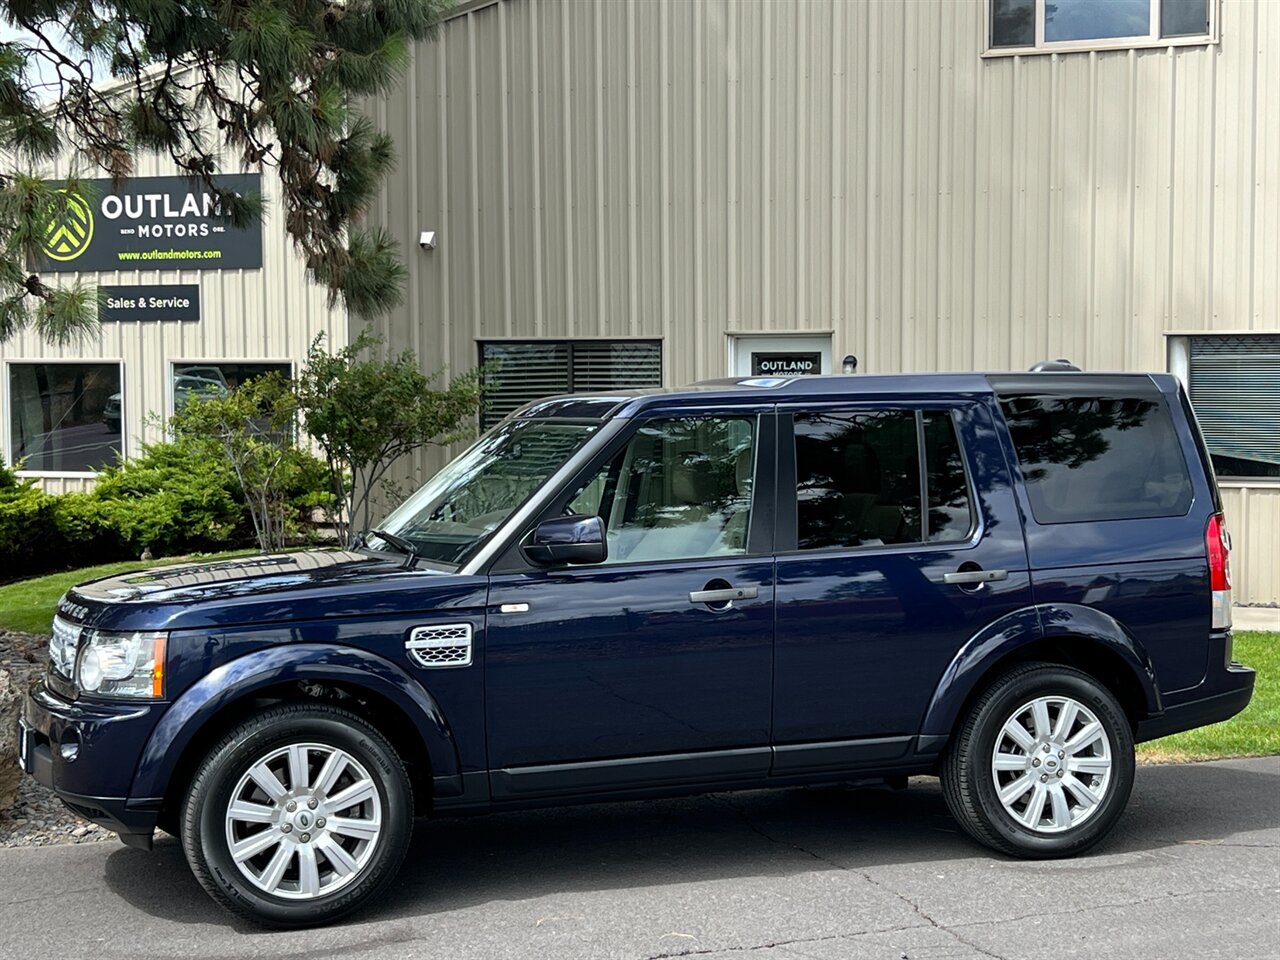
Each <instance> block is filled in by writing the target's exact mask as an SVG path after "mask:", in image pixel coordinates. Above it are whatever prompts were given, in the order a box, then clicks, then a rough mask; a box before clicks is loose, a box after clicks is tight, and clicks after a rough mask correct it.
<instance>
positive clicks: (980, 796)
mask: <svg viewBox="0 0 1280 960" xmlns="http://www.w3.org/2000/svg"><path fill="white" fill-rule="evenodd" d="M1133 774H1134V750H1133V733H1132V731H1131V729H1130V727H1129V722H1128V720H1127V719H1126V717H1125V714H1124V711H1123V709H1121V707H1120V704H1119V703H1118V702H1117V701H1116V699H1115V697H1114V696H1112V694H1111V692H1110V691H1109V690H1107V689H1106V688H1105V687H1103V686H1102V685H1101V684H1099V683H1098V682H1097V681H1096V680H1094V679H1093V678H1092V677H1090V676H1089V675H1088V674H1086V673H1082V672H1081V671H1079V670H1075V669H1072V668H1070V667H1062V666H1057V665H1054V664H1027V665H1024V666H1021V667H1017V668H1015V669H1013V670H1011V671H1010V672H1009V673H1006V674H1005V675H1004V676H1002V677H1000V678H999V679H998V680H996V681H995V682H994V683H993V684H992V685H991V686H990V687H988V688H987V690H986V691H985V692H984V693H983V694H982V696H980V697H979V698H978V700H977V702H976V703H975V704H973V706H972V708H971V710H970V711H969V713H968V715H967V716H966V717H965V718H964V719H963V721H962V723H961V725H960V727H959V729H958V731H957V733H956V735H955V737H954V738H953V740H952V743H951V746H950V747H949V749H948V751H947V755H946V757H945V758H944V760H943V763H942V771H941V775H942V786H943V795H944V796H945V797H946V801H947V806H948V807H949V808H950V810H951V813H952V815H953V816H954V817H955V818H956V820H957V821H958V822H959V824H960V826H961V827H963V828H964V830H965V831H966V832H967V833H968V834H969V835H970V836H972V837H973V838H974V839H976V840H978V841H979V842H981V843H984V844H986V845H987V846H989V847H993V848H994V849H996V850H1000V851H1002V852H1004V853H1009V854H1012V855H1014V856H1019V857H1029V858H1047V857H1066V856H1072V855H1074V854H1077V853H1081V852H1083V851H1084V850H1087V849H1088V848H1089V847H1091V846H1093V845H1094V844H1095V843H1097V842H1098V841H1099V840H1101V839H1102V838H1103V837H1104V836H1105V835H1106V834H1107V832H1108V831H1110V829H1111V828H1112V826H1113V825H1114V824H1115V822H1116V820H1117V819H1118V818H1119V817H1120V814H1121V813H1123V812H1124V808H1125V804H1126V803H1127V802H1128V799H1129V792H1130V791H1131V790H1132V788H1133Z"/></svg>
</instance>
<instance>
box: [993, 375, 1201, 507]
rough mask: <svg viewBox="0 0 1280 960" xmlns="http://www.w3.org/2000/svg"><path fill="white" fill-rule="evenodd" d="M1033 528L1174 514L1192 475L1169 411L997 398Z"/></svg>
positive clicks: (1136, 403) (1139, 402) (1157, 405)
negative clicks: (1009, 437) (1032, 517)
mask: <svg viewBox="0 0 1280 960" xmlns="http://www.w3.org/2000/svg"><path fill="white" fill-rule="evenodd" d="M1000 407H1001V409H1002V411H1003V412H1004V418H1005V422H1006V423H1007V424H1008V426H1009V434H1010V436H1011V437H1012V439H1013V446H1014V450H1015V452H1016V453H1017V457H1018V467H1019V470H1020V472H1021V474H1022V482H1023V485H1024V486H1025V487H1026V491H1027V498H1028V500H1030V502H1031V511H1032V513H1033V514H1034V515H1035V518H1036V521H1037V522H1038V523H1076V522H1081V521H1095V520H1125V519H1141V518H1148V517H1179V516H1183V515H1184V514H1185V513H1186V512H1187V511H1188V510H1189V509H1190V508H1191V499H1192V490H1191V478H1190V477H1189V476H1188V474H1187V464H1186V461H1185V459H1184V458H1183V456H1182V449H1181V447H1180V445H1179V443H1178V436H1177V433H1176V432H1175V430H1174V426H1173V419H1172V417H1171V416H1170V414H1169V409H1168V407H1167V406H1166V405H1165V403H1164V401H1163V400H1162V399H1160V398H1152V397H1065V396H1054V395H1049V396H1005V397H1001V398H1000Z"/></svg>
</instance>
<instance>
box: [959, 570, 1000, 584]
mask: <svg viewBox="0 0 1280 960" xmlns="http://www.w3.org/2000/svg"><path fill="white" fill-rule="evenodd" d="M1008 579H1009V571H1008V570H957V571H956V572H955V573H948V574H944V575H943V577H942V582H943V583H990V582H991V581H993V580H1008Z"/></svg>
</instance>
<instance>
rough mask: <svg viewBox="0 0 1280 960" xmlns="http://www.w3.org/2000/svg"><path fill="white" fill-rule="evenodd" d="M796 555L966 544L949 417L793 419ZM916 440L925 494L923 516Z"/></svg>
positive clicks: (965, 509)
mask: <svg viewBox="0 0 1280 960" xmlns="http://www.w3.org/2000/svg"><path fill="white" fill-rule="evenodd" d="M794 426H795V442H796V481H797V482H796V540H797V542H796V546H797V547H799V549H801V550H820V549H825V548H832V547H868V546H885V545H892V544H905V543H921V542H923V541H925V540H928V541H955V540H963V539H965V538H966V537H967V536H968V535H969V531H970V529H971V528H972V522H973V521H972V515H973V509H972V504H971V502H970V497H969V486H968V482H967V479H966V476H965V471H964V464H963V462H962V458H961V455H960V445H959V442H958V441H957V439H956V432H955V426H954V424H953V422H952V419H951V415H950V413H948V412H946V411H942V410H927V411H924V412H922V413H920V414H917V413H916V412H914V411H911V410H876V411H866V412H857V413H853V412H849V413H845V412H825V413H801V414H796V416H795V420H794ZM921 437H923V439H924V447H923V451H924V463H925V467H924V470H925V475H926V478H927V480H926V483H925V485H924V491H927V495H928V509H927V511H926V512H925V516H926V517H927V522H922V518H921V494H922V484H921V482H920V477H921V444H920V440H921Z"/></svg>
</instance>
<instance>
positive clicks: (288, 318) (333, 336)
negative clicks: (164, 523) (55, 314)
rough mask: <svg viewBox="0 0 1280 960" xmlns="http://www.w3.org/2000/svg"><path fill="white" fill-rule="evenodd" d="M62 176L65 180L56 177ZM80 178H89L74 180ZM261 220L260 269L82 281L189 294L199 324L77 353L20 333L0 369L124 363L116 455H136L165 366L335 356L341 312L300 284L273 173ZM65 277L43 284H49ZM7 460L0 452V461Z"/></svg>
mask: <svg viewBox="0 0 1280 960" xmlns="http://www.w3.org/2000/svg"><path fill="white" fill-rule="evenodd" d="M57 172H58V173H59V174H63V175H65V172H66V171H65V170H59V171H57ZM81 172H82V173H85V174H86V175H90V176H92V175H93V174H92V173H90V172H88V171H85V170H82V171H81ZM178 173H180V171H179V170H177V169H176V168H175V167H174V166H173V164H172V163H170V162H168V161H167V160H163V159H161V158H159V157H157V156H155V155H145V156H141V157H139V158H138V161H137V170H136V175H137V176H173V175H176V174H178ZM262 185H263V192H264V193H265V194H266V197H267V202H268V212H267V214H266V215H265V217H264V220H263V226H262V241H263V242H262V263H263V265H262V268H261V269H257V270H204V271H197V270H116V271H111V272H102V273H90V274H82V275H81V277H82V278H83V279H85V280H86V281H88V282H91V283H97V284H108V285H128V284H177V283H187V284H198V285H199V287H200V317H201V318H200V320H199V321H198V322H195V323H190V322H189V323H179V322H161V323H156V322H145V323H107V324H103V325H102V326H101V328H100V332H99V333H98V335H97V336H95V337H93V338H92V339H90V340H89V341H87V342H85V343H83V344H73V345H70V346H67V347H54V346H50V345H48V344H45V343H42V342H41V341H40V339H39V338H38V337H37V336H35V335H34V334H33V333H30V332H28V333H25V334H22V335H20V336H18V337H15V338H14V339H13V340H11V341H9V342H8V343H5V344H3V345H0V365H2V364H3V362H4V361H10V360H41V359H65V358H80V359H85V360H94V359H100V358H101V359H108V360H123V361H124V384H123V385H124V416H125V419H124V424H123V431H124V434H125V449H126V453H127V454H128V455H133V454H135V453H137V452H138V451H139V450H140V448H141V445H142V443H144V442H150V441H153V440H157V439H159V436H160V433H159V430H158V429H157V427H156V425H155V423H154V422H153V415H154V416H155V417H163V416H164V415H166V414H167V413H168V404H169V402H170V400H169V369H170V363H171V362H172V361H174V360H198V359H208V360H229V361H237V360H244V361H250V360H278V361H292V362H293V363H294V365H295V369H297V368H298V367H299V366H300V365H301V364H302V362H303V361H304V360H305V359H306V354H307V348H308V347H309V346H310V344H311V341H312V339H313V338H314V337H315V336H316V334H318V333H321V332H323V333H324V334H325V335H326V337H327V338H328V341H329V342H330V343H332V344H336V345H338V346H342V345H344V344H345V343H346V342H347V340H346V338H347V326H348V325H347V321H346V317H345V314H344V312H343V311H341V310H331V309H330V308H329V307H328V305H327V303H326V294H325V291H324V290H323V289H322V288H319V287H317V286H315V285H313V284H310V283H308V282H307V281H306V278H305V276H304V273H303V266H302V262H301V260H300V259H299V258H298V256H297V255H296V254H295V253H294V251H293V249H292V245H291V243H290V241H289V239H288V237H287V236H286V234H285V232H284V227H283V224H282V217H283V210H282V208H281V204H280V192H279V189H278V186H277V180H276V177H275V174H274V172H273V171H271V170H268V171H266V172H265V173H264V174H263V177H262ZM72 276H73V275H71V274H47V275H46V278H45V279H46V280H47V281H49V282H51V283H54V284H57V283H61V282H64V281H66V280H69V279H70V278H71V277H72ZM0 417H3V418H4V422H5V423H6V424H7V421H8V417H9V410H8V388H7V385H6V386H5V389H4V390H3V392H0ZM6 453H7V451H6ZM41 482H42V484H43V485H44V487H45V489H47V490H48V491H49V492H51V493H62V492H66V491H68V490H82V489H86V488H88V487H89V486H90V485H91V483H92V481H91V480H86V479H81V478H68V477H62V478H45V479H43V480H42V481H41Z"/></svg>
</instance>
